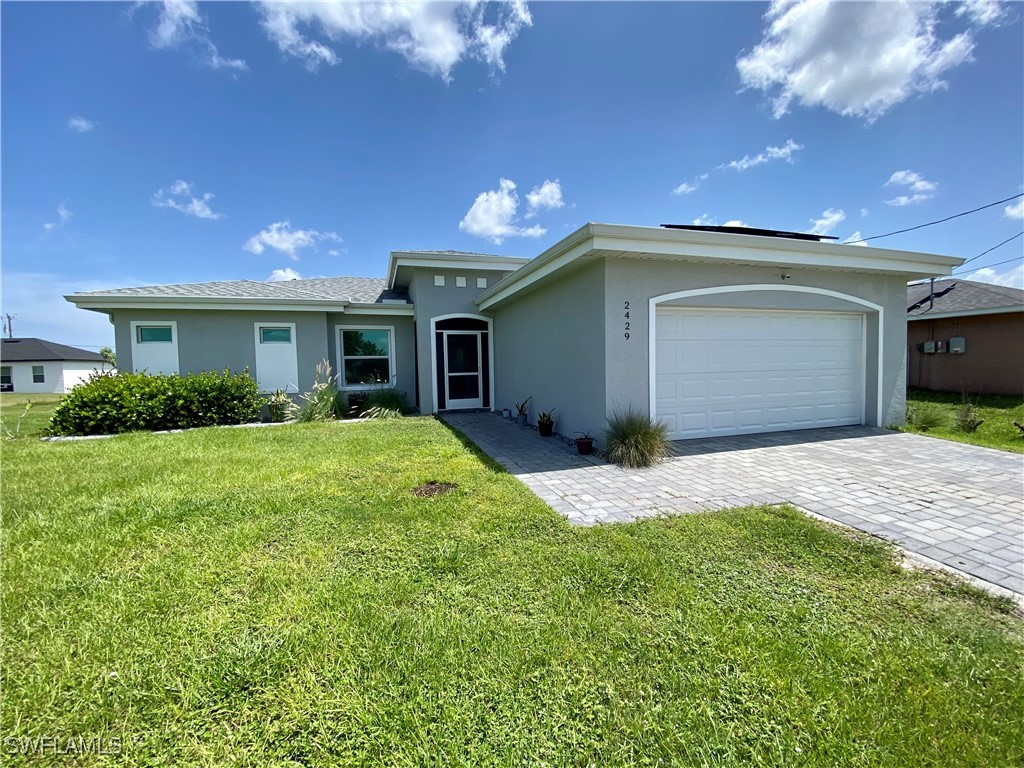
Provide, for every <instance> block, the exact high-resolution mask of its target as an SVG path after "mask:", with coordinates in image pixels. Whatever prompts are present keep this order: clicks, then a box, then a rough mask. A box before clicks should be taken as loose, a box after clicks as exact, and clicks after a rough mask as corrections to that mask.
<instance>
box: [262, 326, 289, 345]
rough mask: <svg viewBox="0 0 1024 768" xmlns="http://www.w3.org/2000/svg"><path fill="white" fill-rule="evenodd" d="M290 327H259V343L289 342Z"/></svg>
mask: <svg viewBox="0 0 1024 768" xmlns="http://www.w3.org/2000/svg"><path fill="white" fill-rule="evenodd" d="M291 343H292V329H291V328H273V327H270V326H262V327H260V344H291Z"/></svg>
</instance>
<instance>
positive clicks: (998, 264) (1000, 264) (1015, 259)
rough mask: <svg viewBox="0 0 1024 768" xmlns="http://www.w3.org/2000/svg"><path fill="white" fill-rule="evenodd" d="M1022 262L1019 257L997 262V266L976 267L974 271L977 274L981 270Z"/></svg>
mask: <svg viewBox="0 0 1024 768" xmlns="http://www.w3.org/2000/svg"><path fill="white" fill-rule="evenodd" d="M1020 260H1021V257H1020V256H1017V257H1015V258H1012V259H1007V260H1006V261H997V262H996V263H995V264H986V265H985V266H984V267H975V268H974V269H973V270H972V271H974V272H976V271H978V270H979V269H988V268H989V267H1001V266H1003V264H1009V263H1010V262H1011V261H1020ZM965 263H966V262H965ZM957 269H960V267H957ZM954 271H955V270H954Z"/></svg>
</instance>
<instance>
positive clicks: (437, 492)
mask: <svg viewBox="0 0 1024 768" xmlns="http://www.w3.org/2000/svg"><path fill="white" fill-rule="evenodd" d="M457 487H458V486H457V485H455V484H454V483H439V482H437V481H436V480H431V481H430V482H429V483H424V484H423V485H418V486H416V487H415V488H413V489H412V494H413V495H414V496H419V497H420V498H426V497H429V496H443V495H444V494H446V493H451V492H452V491H454V490H455V489H456V488H457Z"/></svg>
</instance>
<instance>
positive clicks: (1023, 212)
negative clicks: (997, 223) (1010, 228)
mask: <svg viewBox="0 0 1024 768" xmlns="http://www.w3.org/2000/svg"><path fill="white" fill-rule="evenodd" d="M1003 216H1005V217H1006V218H1008V219H1024V197H1022V198H1020V199H1019V200H1018V201H1017V202H1016V203H1011V204H1010V205H1008V206H1006V207H1005V208H1003Z"/></svg>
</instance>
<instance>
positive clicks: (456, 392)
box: [444, 331, 484, 408]
mask: <svg viewBox="0 0 1024 768" xmlns="http://www.w3.org/2000/svg"><path fill="white" fill-rule="evenodd" d="M481 352H482V350H481V341H480V332H479V331H445V333H444V396H445V405H446V407H448V408H483V407H484V397H483V389H484V388H483V368H482V366H481V360H482V358H483V355H482V354H481Z"/></svg>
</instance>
